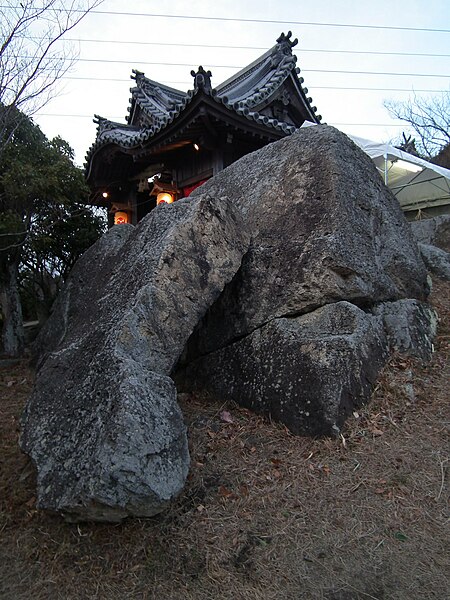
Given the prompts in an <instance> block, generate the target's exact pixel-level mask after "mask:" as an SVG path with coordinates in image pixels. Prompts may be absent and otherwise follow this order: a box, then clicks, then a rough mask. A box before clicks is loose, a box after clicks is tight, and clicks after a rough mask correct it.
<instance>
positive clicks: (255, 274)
mask: <svg viewBox="0 0 450 600" xmlns="http://www.w3.org/2000/svg"><path fill="white" fill-rule="evenodd" d="M204 192H208V193H210V194H211V195H213V196H215V197H220V198H223V199H225V198H229V199H230V200H232V202H233V204H234V206H235V207H236V208H237V209H238V210H239V211H240V212H241V214H242V217H243V220H244V223H245V226H246V227H247V228H248V230H249V231H250V232H251V234H252V242H251V246H250V249H249V251H248V253H247V254H246V255H245V257H244V260H243V263H242V267H241V268H240V270H239V272H238V273H237V274H236V276H235V277H234V279H233V281H232V282H231V283H230V284H229V285H228V286H227V287H226V289H225V290H224V293H223V294H222V295H221V297H220V299H219V300H218V302H217V303H216V304H215V305H214V306H213V307H211V309H210V310H209V311H208V313H207V316H206V318H205V320H204V323H203V324H202V326H201V327H200V328H199V330H198V335H196V336H194V338H193V339H192V340H191V343H190V348H189V351H188V353H189V354H190V355H191V356H196V355H197V356H198V355H201V354H205V353H207V352H211V351H213V350H215V349H218V348H220V347H221V346H222V345H223V344H226V343H230V342H232V341H233V340H236V339H239V338H241V337H242V336H244V335H247V334H249V333H250V332H251V331H253V330H254V329H256V328H258V327H261V326H262V325H264V324H265V323H267V322H268V321H270V320H271V319H274V318H280V317H292V316H296V315H299V314H303V313H307V312H310V311H312V310H315V309H316V308H318V307H320V306H323V305H325V304H330V303H334V302H339V301H341V300H346V301H349V302H352V303H354V304H356V305H358V306H361V307H365V306H372V305H373V304H374V303H377V302H384V301H392V300H397V299H400V298H419V299H425V297H426V295H427V293H428V286H427V282H426V269H425V266H424V264H423V262H422V259H421V257H420V255H419V252H418V249H417V244H416V243H415V241H414V239H413V236H412V234H411V231H410V228H409V225H408V224H407V223H406V221H405V219H404V216H403V213H402V211H401V209H400V206H399V205H398V202H397V201H396V200H395V198H394V197H393V195H392V194H391V192H390V191H389V190H388V189H387V188H386V186H385V185H384V184H383V182H382V179H381V177H380V176H379V174H378V172H377V171H376V168H375V166H374V164H373V162H372V161H371V159H370V158H369V157H368V156H367V155H366V154H365V153H364V152H363V151H362V150H361V149H360V148H358V147H357V146H356V145H355V144H354V143H353V142H352V141H351V140H350V139H349V138H347V136H345V135H344V134H343V133H341V132H340V131H338V130H336V129H334V128H332V127H329V126H326V125H319V126H317V127H309V128H306V129H301V130H299V131H298V132H297V133H295V134H293V135H291V136H289V137H287V138H284V139H283V140H280V141H279V142H276V143H273V144H270V145H268V146H266V147H264V148H263V149H261V150H259V151H257V152H254V153H253V154H250V155H247V156H245V157H243V158H241V159H240V160H239V161H237V162H236V163H234V164H233V165H231V166H230V167H228V168H227V169H225V170H224V171H223V172H221V173H220V174H219V175H217V176H216V177H214V178H213V179H211V180H210V181H208V182H207V183H206V184H204V185H203V186H202V187H201V188H199V190H198V192H194V197H195V194H196V193H204Z"/></svg>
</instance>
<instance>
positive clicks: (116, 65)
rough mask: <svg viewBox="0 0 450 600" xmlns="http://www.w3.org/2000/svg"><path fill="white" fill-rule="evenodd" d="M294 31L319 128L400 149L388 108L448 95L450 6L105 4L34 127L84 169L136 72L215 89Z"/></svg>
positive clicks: (431, 0)
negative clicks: (195, 72) (196, 80)
mask: <svg viewBox="0 0 450 600" xmlns="http://www.w3.org/2000/svg"><path fill="white" fill-rule="evenodd" d="M114 13H121V14H114ZM158 15H164V16H158ZM168 15H171V16H168ZM195 17H203V18H195ZM205 17H207V18H205ZM350 26H358V27H350ZM288 30H291V31H292V32H293V35H294V37H298V38H299V44H298V45H297V46H296V47H295V53H296V54H297V57H298V62H297V65H298V66H299V67H300V68H301V70H302V73H301V75H302V76H303V77H304V79H305V83H304V85H306V87H308V89H309V95H310V96H312V98H313V103H314V104H315V105H316V106H317V108H318V112H319V113H320V114H321V115H322V116H323V121H324V122H327V123H329V124H330V125H335V126H336V127H338V128H339V129H341V130H342V131H344V132H346V133H351V134H354V135H359V136H361V137H366V138H370V139H373V140H376V141H389V140H392V139H396V138H398V137H399V136H400V135H401V132H402V131H404V130H407V127H406V126H405V124H404V123H403V124H402V123H399V122H396V121H395V120H393V119H391V117H390V116H389V114H388V112H387V110H386V109H385V108H384V106H383V101H384V100H387V99H393V100H400V101H401V100H406V99H407V98H408V97H409V96H412V95H413V94H414V93H415V94H416V95H420V96H430V95H432V94H433V93H437V94H439V93H441V92H442V91H443V90H449V85H450V68H449V67H450V0H408V1H404V0H398V1H397V2H392V1H388V0H378V1H377V2H373V1H372V0H360V1H359V2H357V1H351V0H342V1H341V0H313V1H310V2H304V1H301V0H277V1H272V0H241V1H240V2H237V1H236V0H228V1H225V0H216V1H215V2H214V3H212V2H208V1H206V0H191V1H190V2H183V1H181V0H172V2H170V3H169V2H166V3H162V2H157V1H155V0H128V1H125V0H105V2H104V3H103V4H102V5H101V6H100V7H99V8H98V9H97V11H96V12H95V13H92V14H90V15H88V16H87V18H86V19H85V20H84V21H83V22H82V23H81V24H80V25H79V26H78V27H77V29H75V30H74V31H73V32H71V33H70V34H69V35H68V38H69V39H70V40H73V41H71V42H70V43H72V44H73V45H74V46H75V48H76V49H77V52H78V54H79V60H78V62H77V63H76V64H75V66H74V67H73V69H72V70H71V72H70V73H68V74H67V76H66V78H65V79H64V81H63V82H61V86H60V88H59V91H58V95H57V96H56V97H55V98H54V99H53V100H52V101H51V102H50V103H49V104H47V105H46V106H45V107H44V108H43V109H42V110H41V111H40V112H39V113H38V114H37V115H35V122H37V123H38V124H39V125H40V126H41V128H42V130H43V131H44V133H45V134H46V135H47V136H48V137H53V136H55V135H61V136H62V137H63V138H64V139H66V140H67V141H68V142H69V143H70V144H71V146H72V147H73V148H74V149H75V153H76V162H77V163H78V164H80V165H81V164H82V163H83V162H84V157H85V154H86V152H87V150H88V148H89V146H90V145H91V144H92V143H93V142H94V139H95V124H94V123H93V122H92V119H93V115H94V114H100V115H102V116H104V117H106V118H109V119H111V120H115V121H119V122H124V120H125V115H126V111H127V107H128V100H129V97H130V93H129V88H130V87H131V86H132V84H133V82H132V81H131V80H130V78H129V77H130V75H131V70H132V69H133V68H134V69H138V70H140V71H143V72H144V73H145V74H146V75H147V76H148V77H150V78H151V79H154V80H156V81H160V82H161V83H165V84H167V85H170V86H171V87H175V88H178V89H180V90H184V91H186V90H188V89H190V88H192V83H193V80H192V77H191V76H190V71H191V69H197V67H198V66H199V65H200V64H201V65H203V66H204V67H205V69H210V70H211V71H212V74H213V78H212V83H213V86H214V85H216V86H217V85H218V84H219V83H221V82H222V81H224V80H225V79H227V78H228V77H230V76H231V75H232V74H233V73H235V72H236V71H237V70H238V69H239V68H241V67H244V66H245V65H247V64H249V63H250V62H252V61H253V60H254V59H255V58H257V57H258V56H260V55H261V54H262V53H263V52H264V51H265V50H267V49H269V48H270V47H271V46H273V45H274V44H275V41H276V38H277V37H278V36H279V35H280V33H281V32H282V31H284V32H286V33H287V31H288ZM75 40H77V41H75ZM219 46H220V47H219Z"/></svg>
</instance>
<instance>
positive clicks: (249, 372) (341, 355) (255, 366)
mask: <svg viewBox="0 0 450 600" xmlns="http://www.w3.org/2000/svg"><path fill="white" fill-rule="evenodd" d="M387 356H388V352H387V347H386V339H385V335H384V331H383V327H382V326H381V321H380V319H378V318H377V317H374V316H372V315H368V314H366V313H365V312H364V311H362V310H361V309H360V308H358V307H356V306H354V305H353V304H350V303H349V302H337V303H335V304H328V305H326V306H323V307H321V308H319V309H317V310H315V311H313V312H311V313H308V314H306V315H302V316H299V317H292V318H277V319H273V320H272V321H270V322H269V323H268V324H266V325H264V326H263V327H260V328H258V329H257V330H256V331H254V332H253V333H251V334H250V335H248V336H246V337H244V338H243V339H241V340H239V341H237V342H235V343H234V344H231V345H229V346H225V347H224V348H221V349H220V350H217V351H216V352H213V353H212V354H208V355H206V356H204V357H202V358H200V359H198V360H195V361H193V362H192V363H190V364H189V365H188V366H187V367H186V370H185V371H180V372H179V373H178V377H179V385H180V387H182V386H183V382H184V381H186V380H187V381H188V382H189V386H190V388H191V389H192V388H193V389H200V390H207V391H208V392H210V393H211V394H212V395H213V396H214V397H217V398H219V399H220V400H234V401H236V402H237V403H239V404H243V405H244V406H246V407H248V408H250V409H252V410H255V411H256V412H260V413H264V414H267V415H270V416H271V417H272V418H273V419H274V420H276V421H281V422H283V423H285V424H286V425H287V426H288V427H289V429H290V430H291V431H292V432H293V433H303V434H305V433H306V434H309V435H323V434H325V435H333V434H336V433H338V432H339V429H340V427H341V426H342V424H343V422H344V420H345V418H346V417H347V416H348V414H349V413H350V412H351V411H352V410H354V409H355V408H357V407H359V406H361V404H363V403H365V402H367V400H368V398H369V397H370V394H371V392H372V388H373V385H374V383H375V381H376V378H377V376H378V373H379V371H380V369H381V368H382V366H383V365H384V363H385V361H386V358H387Z"/></svg>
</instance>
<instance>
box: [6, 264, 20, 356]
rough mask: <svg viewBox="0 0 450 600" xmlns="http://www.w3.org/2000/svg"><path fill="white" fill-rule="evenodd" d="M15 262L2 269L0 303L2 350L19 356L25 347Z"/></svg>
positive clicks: (8, 354)
mask: <svg viewBox="0 0 450 600" xmlns="http://www.w3.org/2000/svg"><path fill="white" fill-rule="evenodd" d="M17 267H18V264H17V262H14V263H10V264H7V265H5V266H4V267H3V269H2V271H3V272H2V276H1V290H0V305H1V309H2V317H3V324H2V325H3V327H2V350H3V352H4V353H5V354H6V355H7V356H13V357H16V356H21V355H22V354H23V351H24V348H25V338H24V331H23V319H22V304H21V302H20V295H19V286H18V283H17Z"/></svg>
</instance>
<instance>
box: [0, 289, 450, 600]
mask: <svg viewBox="0 0 450 600" xmlns="http://www.w3.org/2000/svg"><path fill="white" fill-rule="evenodd" d="M449 291H450V286H449V285H448V284H444V283H437V284H436V285H435V291H434V293H433V302H434V303H435V304H436V305H437V307H438V310H439V313H440V317H441V320H442V321H441V326H440V330H439V336H438V339H437V344H436V346H437V352H436V354H435V356H434V359H433V361H432V363H431V364H430V365H425V366H424V365H421V364H420V363H419V362H418V361H413V360H409V359H407V360H405V359H403V358H399V357H396V358H394V359H393V360H392V361H391V363H390V364H389V365H388V366H387V368H386V369H385V371H384V372H383V374H382V377H381V379H380V382H379V385H378V387H377V390H376V392H375V395H374V398H373V401H372V402H371V403H370V405H369V406H367V407H366V408H365V409H364V410H361V411H359V412H358V413H355V414H354V416H353V417H352V418H351V419H350V420H349V422H348V425H347V426H346V429H345V430H344V432H343V436H342V437H340V438H339V439H320V440H313V439H307V438H299V437H293V436H291V435H290V434H289V433H288V432H287V431H286V430H285V428H284V427H281V426H279V425H276V424H273V423H269V422H267V421H266V420H264V419H262V418H260V417H257V416H255V415H253V414H251V413H249V412H248V411H246V410H242V409H239V408H238V407H236V406H230V405H228V406H221V405H219V404H217V403H215V402H212V401H207V400H206V399H202V398H193V397H184V398H182V407H183V410H184V412H185V416H186V421H187V422H188V424H189V432H190V443H191V456H192V468H191V474H190V477H189V481H188V484H187V487H186V489H185V491H184V493H183V494H182V496H181V497H180V498H179V499H178V501H177V502H175V503H174V504H173V506H172V508H171V510H170V511H169V512H167V513H166V514H163V515H161V516H159V517H157V518H154V519H151V520H139V519H135V520H129V521H127V522H125V523H123V524H122V525H119V526H107V525H95V524H83V525H70V524H66V523H64V522H63V521H62V520H61V519H60V518H59V517H57V516H49V515H46V514H43V513H42V512H40V511H37V510H36V509H35V506H34V505H35V498H34V483H33V471H32V468H31V466H30V464H29V462H28V460H27V458H26V457H25V456H23V455H22V454H21V453H20V451H19V449H18V445H17V439H18V429H19V426H18V420H19V415H20V413H21V410H22V407H23V405H24V403H25V401H26V398H27V396H28V394H29V392H30V387H31V384H32V378H33V374H32V372H31V371H30V370H29V369H28V368H27V367H26V366H25V365H18V366H16V367H14V368H8V369H3V370H1V371H0V386H1V387H0V389H1V395H2V399H1V422H0V426H1V434H2V435H1V442H0V444H1V448H0V452H1V456H0V460H1V477H0V494H1V513H0V517H1V524H0V531H1V544H0V570H1V572H0V580H1V581H0V596H1V597H2V598H6V599H8V600H9V599H15V600H21V599H31V598H32V599H33V600H41V599H42V600H43V599H64V600H72V599H73V600H75V599H77V600H78V599H80V600H81V599H88V598H89V599H90V598H92V599H93V598H99V599H106V598H107V599H109V600H116V599H117V600H118V599H122V598H130V599H136V600H137V599H158V600H160V599H162V600H166V599H169V600H178V599H180V600H181V599H183V600H189V599H192V600H194V599H195V600H206V599H208V600H209V599H211V600H212V599H216V598H220V599H230V600H231V599H233V600H241V599H242V600H244V599H245V600H259V599H264V600H272V599H273V600H275V599H276V600H279V599H292V600H294V599H295V600H302V599H305V600H316V599H317V600H319V599H323V600H366V599H368V598H369V599H372V600H373V599H377V600H388V599H389V600H391V599H392V600H400V599H401V600H415V599H431V598H436V599H438V600H444V599H445V598H448V597H449V595H448V593H449V592H448V590H449V589H450V585H449V581H448V579H447V577H448V574H449V571H450V570H449V566H450V565H449V552H448V550H449V548H448V541H449V538H448V529H446V526H447V524H448V521H447V520H446V518H447V517H448V515H446V512H445V511H446V508H447V505H446V502H447V498H448V487H447V486H448V480H447V473H448V448H449V446H448V423H449V415H448V397H447V396H448V392H447V389H448V388H447V386H448V381H449V367H448V356H449V349H450V338H449V332H450V328H449V317H450V301H449ZM224 411H225V412H224Z"/></svg>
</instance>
